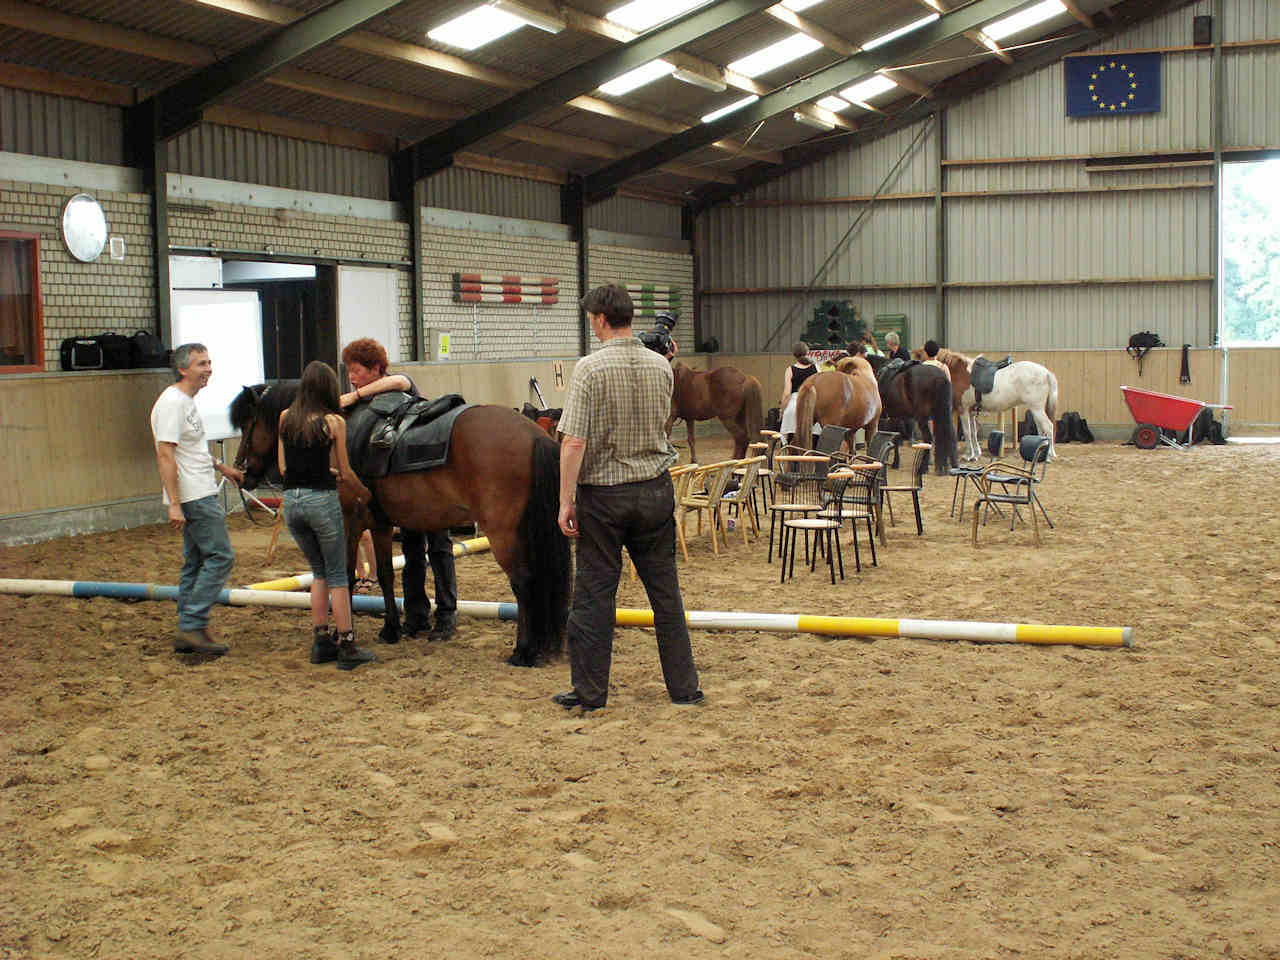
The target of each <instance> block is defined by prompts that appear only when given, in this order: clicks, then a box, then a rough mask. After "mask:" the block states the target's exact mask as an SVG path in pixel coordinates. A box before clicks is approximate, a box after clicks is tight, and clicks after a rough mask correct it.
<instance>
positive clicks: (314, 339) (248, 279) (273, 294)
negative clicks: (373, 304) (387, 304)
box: [222, 260, 338, 380]
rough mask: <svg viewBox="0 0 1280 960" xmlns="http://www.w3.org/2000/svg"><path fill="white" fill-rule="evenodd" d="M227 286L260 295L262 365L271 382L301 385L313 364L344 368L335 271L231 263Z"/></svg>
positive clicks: (228, 263)
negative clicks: (340, 363) (290, 381)
mask: <svg viewBox="0 0 1280 960" xmlns="http://www.w3.org/2000/svg"><path fill="white" fill-rule="evenodd" d="M222 269H223V282H222V285H223V287H224V288H225V289H228V290H255V291H257V294H258V298H259V300H260V302H261V304H262V361H263V372H264V374H265V376H266V378H267V379H268V380H276V379H297V378H298V377H301V376H302V369H303V367H305V366H306V365H307V364H308V363H310V362H311V361H312V360H323V361H324V362H325V363H327V364H329V365H330V366H335V367H336V366H337V363H338V321H337V316H336V311H335V308H334V303H335V297H334V290H335V285H336V282H337V271H336V270H335V269H334V268H333V267H331V266H312V265H310V264H294V263H263V262H259V261H244V260H228V261H226V262H225V263H224V264H223V268H222Z"/></svg>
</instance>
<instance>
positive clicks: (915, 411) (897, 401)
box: [867, 357, 956, 475]
mask: <svg viewBox="0 0 1280 960" xmlns="http://www.w3.org/2000/svg"><path fill="white" fill-rule="evenodd" d="M867 360H868V361H869V362H870V364H871V367H872V369H874V370H875V371H876V373H877V374H878V373H879V372H880V370H881V369H882V368H883V367H884V366H885V365H886V364H887V363H888V362H889V359H888V358H887V357H868V358H867ZM880 399H881V400H883V401H884V415H885V416H886V417H895V418H898V419H901V420H904V421H905V424H904V433H905V436H906V438H907V439H910V437H911V435H912V423H913V422H918V423H919V424H920V432H921V433H922V434H923V435H924V438H925V440H926V441H928V442H929V443H932V444H933V469H934V471H935V472H936V473H940V474H944V475H945V474H946V472H947V470H948V469H950V468H951V467H953V466H955V465H956V429H955V423H954V422H953V421H952V419H951V415H952V414H951V411H952V406H951V381H950V380H948V379H947V375H946V374H945V373H943V372H942V370H940V369H939V368H938V367H935V366H933V365H932V364H927V363H916V364H912V365H911V366H908V367H907V368H906V369H905V370H904V371H903V372H902V373H900V374H898V375H897V376H895V377H893V378H892V379H891V380H890V381H889V382H888V383H887V384H885V385H884V386H883V388H882V389H881V391H880ZM930 420H933V430H930V429H929V421H930Z"/></svg>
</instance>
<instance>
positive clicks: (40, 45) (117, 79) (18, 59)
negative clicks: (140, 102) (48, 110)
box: [0, 27, 190, 88]
mask: <svg viewBox="0 0 1280 960" xmlns="http://www.w3.org/2000/svg"><path fill="white" fill-rule="evenodd" d="M0 60H6V61H8V62H10V63H21V64H25V65H26V66H29V67H42V68H43V69H45V70H52V71H54V72H56V73H66V74H71V75H73V76H78V77H92V78H93V79H95V80H107V81H110V82H112V83H121V84H125V85H127V86H140V87H150V88H158V87H163V86H167V85H168V84H171V83H174V82H175V81H177V80H179V79H181V78H182V77H183V76H184V75H186V74H187V73H188V72H189V70H190V68H189V67H185V66H182V65H181V64H174V63H168V62H165V61H161V60H153V59H152V58H150V57H143V56H139V55H138V54H134V53H120V52H117V51H115V50H108V49H106V48H104V47H93V46H88V45H87V44H83V43H76V42H74V41H72V40H60V39H58V38H57V37H48V36H45V35H43V34H39V33H31V32H28V31H26V30H15V29H13V28H11V27H0Z"/></svg>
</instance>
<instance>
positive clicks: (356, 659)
mask: <svg viewBox="0 0 1280 960" xmlns="http://www.w3.org/2000/svg"><path fill="white" fill-rule="evenodd" d="M335 659H336V660H337V661H338V669H339V670H354V669H355V668H356V667H358V666H360V665H361V664H365V663H375V662H377V659H378V658H377V657H376V656H374V655H373V654H372V653H371V652H370V651H368V650H362V649H361V648H360V647H357V646H356V642H355V641H354V640H341V641H339V642H338V655H337V657H336V658H335Z"/></svg>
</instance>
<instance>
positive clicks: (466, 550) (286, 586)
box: [245, 537, 489, 590]
mask: <svg viewBox="0 0 1280 960" xmlns="http://www.w3.org/2000/svg"><path fill="white" fill-rule="evenodd" d="M488 549H489V538H488V537H476V538H474V539H472V540H459V541H457V542H456V543H454V545H453V555H454V556H455V557H467V556H470V555H471V554H473V553H484V552H485V551H486V550H488ZM391 568H392V569H393V570H400V569H403V568H404V557H403V556H399V557H392V558H391ZM314 579H315V575H314V574H311V573H300V574H298V575H297V576H296V577H281V578H280V579H279V580H264V581H263V582H262V583H251V584H249V585H248V586H247V587H245V589H246V590H306V589H308V588H310V586H311V581H313V580H314Z"/></svg>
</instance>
